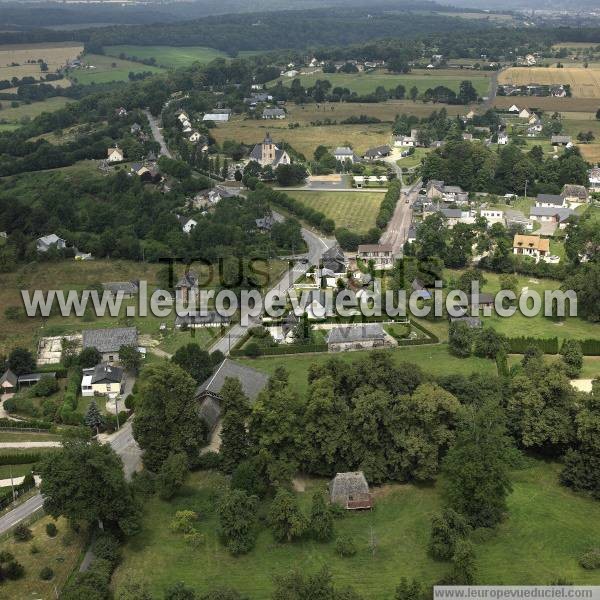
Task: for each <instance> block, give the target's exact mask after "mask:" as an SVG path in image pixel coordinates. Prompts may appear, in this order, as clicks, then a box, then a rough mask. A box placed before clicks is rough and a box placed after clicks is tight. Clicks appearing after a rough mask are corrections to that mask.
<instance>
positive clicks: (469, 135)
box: [462, 133, 473, 142]
mask: <svg viewBox="0 0 600 600" xmlns="http://www.w3.org/2000/svg"><path fill="white" fill-rule="evenodd" d="M462 139H463V141H464V142H472V141H473V134H472V133H463V134H462Z"/></svg>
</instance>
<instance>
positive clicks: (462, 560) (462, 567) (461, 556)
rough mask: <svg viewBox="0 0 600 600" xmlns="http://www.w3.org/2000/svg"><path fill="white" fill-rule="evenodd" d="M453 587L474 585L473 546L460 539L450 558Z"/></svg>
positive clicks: (467, 541)
mask: <svg viewBox="0 0 600 600" xmlns="http://www.w3.org/2000/svg"><path fill="white" fill-rule="evenodd" d="M452 563H453V565H452V574H451V575H450V577H451V581H452V583H453V585H473V584H474V583H475V573H476V569H475V557H474V553H473V544H472V543H471V542H470V541H469V540H465V539H460V540H458V541H457V542H456V551H455V552H454V556H453V557H452Z"/></svg>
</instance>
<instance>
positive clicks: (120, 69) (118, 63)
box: [68, 54, 163, 85]
mask: <svg viewBox="0 0 600 600" xmlns="http://www.w3.org/2000/svg"><path fill="white" fill-rule="evenodd" d="M82 62H83V63H84V64H86V65H90V66H94V67H95V68H94V69H91V68H89V69H85V68H82V69H69V70H68V76H69V79H71V80H72V81H74V82H75V83H81V84H84V85H86V84H90V83H107V82H109V81H129V73H146V72H148V71H150V72H151V73H160V72H161V71H163V69H161V68H160V67H153V66H150V65H143V64H141V63H137V62H133V61H131V60H122V59H120V58H115V57H114V56H102V55H100V54H86V55H85V56H84V57H83V59H82Z"/></svg>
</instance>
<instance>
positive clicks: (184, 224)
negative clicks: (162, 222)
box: [177, 216, 198, 233]
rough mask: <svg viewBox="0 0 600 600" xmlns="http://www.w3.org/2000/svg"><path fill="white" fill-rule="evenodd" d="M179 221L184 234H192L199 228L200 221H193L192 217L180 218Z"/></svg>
mask: <svg viewBox="0 0 600 600" xmlns="http://www.w3.org/2000/svg"><path fill="white" fill-rule="evenodd" d="M177 220H178V221H179V224H180V225H181V230H182V231H183V233H191V232H192V230H193V229H195V228H196V227H197V226H198V221H196V219H192V218H191V217H183V216H178V217H177Z"/></svg>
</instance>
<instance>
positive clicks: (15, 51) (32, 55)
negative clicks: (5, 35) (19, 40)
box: [0, 42, 83, 80]
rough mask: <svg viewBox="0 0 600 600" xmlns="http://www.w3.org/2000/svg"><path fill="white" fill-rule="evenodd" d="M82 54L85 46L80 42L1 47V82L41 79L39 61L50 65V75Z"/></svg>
mask: <svg viewBox="0 0 600 600" xmlns="http://www.w3.org/2000/svg"><path fill="white" fill-rule="evenodd" d="M82 52H83V44H81V43H79V42H56V43H52V42H44V43H39V44H5V45H1V46H0V80H3V79H12V78H13V77H18V78H22V77H25V76H28V75H29V76H31V77H36V78H37V79H39V78H40V76H41V75H43V73H42V72H41V70H40V66H39V64H38V63H37V61H38V60H39V59H41V60H43V61H44V62H45V63H46V64H47V65H48V73H53V72H55V71H57V70H58V69H60V68H61V67H64V66H65V65H66V64H67V63H68V62H69V61H70V60H73V59H75V58H77V57H78V56H79V55H80V54H81V53H82ZM28 61H34V62H33V63H29V62H28ZM11 65H14V66H11Z"/></svg>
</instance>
